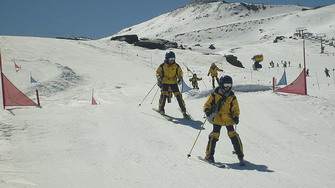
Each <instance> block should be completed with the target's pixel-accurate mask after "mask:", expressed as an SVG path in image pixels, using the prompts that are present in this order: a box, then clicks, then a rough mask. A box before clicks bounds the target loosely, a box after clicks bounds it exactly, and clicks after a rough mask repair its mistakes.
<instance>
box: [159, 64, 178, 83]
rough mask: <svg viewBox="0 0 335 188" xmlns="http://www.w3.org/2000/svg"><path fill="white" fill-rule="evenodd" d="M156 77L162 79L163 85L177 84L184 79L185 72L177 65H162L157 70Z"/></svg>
mask: <svg viewBox="0 0 335 188" xmlns="http://www.w3.org/2000/svg"><path fill="white" fill-rule="evenodd" d="M156 76H159V77H161V78H162V84H176V83H177V79H181V78H183V70H182V69H181V68H180V66H179V65H178V64H177V63H173V64H169V63H167V62H164V63H162V64H161V65H160V66H159V67H158V68H157V70H156Z"/></svg>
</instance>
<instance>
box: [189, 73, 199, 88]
mask: <svg viewBox="0 0 335 188" xmlns="http://www.w3.org/2000/svg"><path fill="white" fill-rule="evenodd" d="M200 80H202V78H198V77H197V74H195V73H194V74H193V77H192V78H190V82H191V83H192V86H193V89H199V86H198V81H200Z"/></svg>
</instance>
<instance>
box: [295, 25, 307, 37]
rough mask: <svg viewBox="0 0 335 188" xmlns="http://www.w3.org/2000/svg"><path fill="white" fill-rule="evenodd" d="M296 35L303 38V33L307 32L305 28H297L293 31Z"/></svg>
mask: <svg viewBox="0 0 335 188" xmlns="http://www.w3.org/2000/svg"><path fill="white" fill-rule="evenodd" d="M295 31H296V33H297V34H298V37H300V38H303V37H304V31H307V29H306V27H298V28H296V29H295Z"/></svg>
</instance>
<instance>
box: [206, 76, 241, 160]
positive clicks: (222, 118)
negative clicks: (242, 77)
mask: <svg viewBox="0 0 335 188" xmlns="http://www.w3.org/2000/svg"><path fill="white" fill-rule="evenodd" d="M232 85H233V80H232V78H231V77H230V76H224V77H221V78H220V80H219V87H217V88H216V89H215V90H214V92H212V93H211V94H210V95H209V97H208V99H207V101H206V103H205V104H204V112H205V113H206V116H207V119H208V121H209V122H210V123H212V124H213V131H212V132H211V133H210V134H209V137H208V144H207V147H206V157H205V159H206V160H207V161H208V162H211V163H212V162H215V160H214V152H215V146H216V142H217V141H218V140H219V136H220V131H221V128H222V126H224V127H226V129H227V132H228V137H229V138H230V140H231V143H232V144H233V146H234V150H235V153H236V154H237V156H238V159H239V161H240V165H241V166H243V165H245V164H244V161H243V157H244V154H243V146H242V142H241V139H240V137H239V135H238V134H237V132H236V131H235V130H234V124H238V123H239V115H240V109H239V105H238V102H237V98H236V96H235V94H234V92H233V91H232V90H231V88H232Z"/></svg>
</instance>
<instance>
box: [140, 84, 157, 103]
mask: <svg viewBox="0 0 335 188" xmlns="http://www.w3.org/2000/svg"><path fill="white" fill-rule="evenodd" d="M155 86H156V83H155V84H154V86H153V87H152V88H151V89H150V91H149V92H148V94H147V95H146V96H145V97H144V99H143V100H142V102H141V103H140V104H138V106H141V105H142V103H143V101H144V100H145V99H146V98H147V97H148V95H149V94H150V92H151V91H152V90H153V89H154V87H155Z"/></svg>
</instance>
